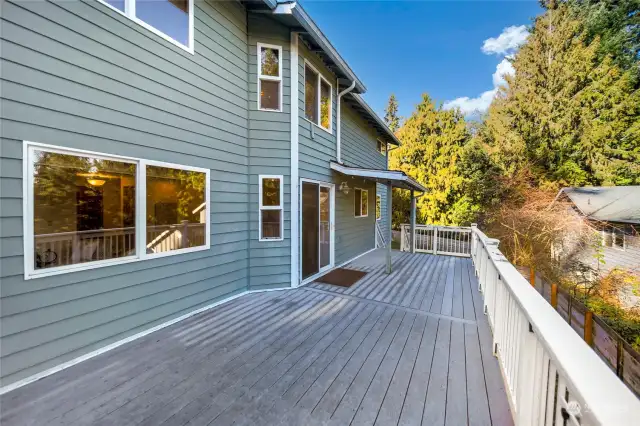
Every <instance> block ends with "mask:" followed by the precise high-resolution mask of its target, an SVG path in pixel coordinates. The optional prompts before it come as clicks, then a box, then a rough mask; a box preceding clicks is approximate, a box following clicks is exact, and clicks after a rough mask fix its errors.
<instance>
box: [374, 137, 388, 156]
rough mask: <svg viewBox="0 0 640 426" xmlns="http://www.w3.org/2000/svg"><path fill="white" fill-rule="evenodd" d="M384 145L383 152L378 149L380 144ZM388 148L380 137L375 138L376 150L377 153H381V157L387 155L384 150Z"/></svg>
mask: <svg viewBox="0 0 640 426" xmlns="http://www.w3.org/2000/svg"><path fill="white" fill-rule="evenodd" d="M379 144H380V145H384V146H385V152H382V151H380V145H379ZM388 149H389V146H388V144H387V143H385V142H383V141H381V140H380V139H376V151H378V154H380V155H382V156H383V157H384V156H386V155H387V152H386V150H388Z"/></svg>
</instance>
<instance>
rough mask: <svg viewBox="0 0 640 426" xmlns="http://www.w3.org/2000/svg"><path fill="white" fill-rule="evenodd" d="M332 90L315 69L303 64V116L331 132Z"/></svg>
mask: <svg viewBox="0 0 640 426" xmlns="http://www.w3.org/2000/svg"><path fill="white" fill-rule="evenodd" d="M332 104H333V89H332V87H331V84H329V82H328V81H327V80H326V79H325V78H324V77H323V76H321V75H320V73H319V72H318V71H316V69H315V68H313V67H312V66H311V65H309V64H308V63H305V68H304V115H305V117H306V119H307V120H309V121H311V122H312V123H314V124H316V125H318V126H320V127H321V128H323V129H325V130H327V131H328V132H331V127H332V120H331V108H332Z"/></svg>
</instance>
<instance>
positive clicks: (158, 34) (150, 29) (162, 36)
mask: <svg viewBox="0 0 640 426" xmlns="http://www.w3.org/2000/svg"><path fill="white" fill-rule="evenodd" d="M97 1H98V2H99V3H101V4H103V5H105V6H107V7H108V8H109V9H111V10H113V11H115V12H117V13H118V14H120V15H121V16H124V17H125V18H127V19H129V20H131V21H133V22H135V23H136V24H138V25H140V26H141V27H143V28H144V29H146V30H148V31H151V32H152V33H154V34H155V35H157V36H160V37H161V38H163V39H164V40H166V41H168V42H169V43H171V44H173V45H174V46H176V47H179V48H180V49H182V50H184V51H186V52H188V53H190V54H192V55H195V51H194V49H193V44H194V42H193V38H191V40H190V41H191V46H190V47H189V46H185V45H184V44H182V43H180V42H179V41H177V40H174V39H173V38H171V37H169V36H168V35H166V34H165V33H163V32H162V31H160V30H159V29H157V28H155V27H153V26H152V25H149V24H147V23H146V22H144V21H142V20H140V19H138V18H136V17H135V16H128V15H127V14H126V13H124V12H123V11H121V10H120V9H118V8H117V7H114V6H113V5H111V4H109V3H107V2H106V1H103V0H97ZM190 7H193V5H192V4H190ZM192 13H193V12H192ZM192 31H195V30H193V28H192Z"/></svg>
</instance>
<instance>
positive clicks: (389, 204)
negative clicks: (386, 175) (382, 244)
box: [387, 181, 402, 274]
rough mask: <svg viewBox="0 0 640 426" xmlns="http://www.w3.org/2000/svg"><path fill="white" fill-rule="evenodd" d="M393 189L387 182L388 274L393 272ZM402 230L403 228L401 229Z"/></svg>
mask: <svg viewBox="0 0 640 426" xmlns="http://www.w3.org/2000/svg"><path fill="white" fill-rule="evenodd" d="M392 199H393V191H392V187H391V181H389V182H387V216H388V217H389V244H387V274H390V273H391V241H392V239H393V231H392V230H391V226H392V224H393V221H392V220H393V200H392ZM400 232H402V229H401V230H400Z"/></svg>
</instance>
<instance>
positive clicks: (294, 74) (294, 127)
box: [289, 32, 300, 288]
mask: <svg viewBox="0 0 640 426" xmlns="http://www.w3.org/2000/svg"><path fill="white" fill-rule="evenodd" d="M289 55H290V61H289V63H290V67H291V73H290V74H291V77H290V79H291V81H290V84H289V86H290V87H289V93H290V98H291V108H290V112H289V115H290V120H291V127H290V132H291V177H290V181H291V190H290V191H289V192H290V194H291V202H290V204H289V206H290V210H291V221H290V222H291V223H290V226H291V230H290V233H291V237H290V238H291V287H292V288H295V287H297V286H298V285H299V284H300V280H299V279H298V270H299V266H298V263H299V258H298V251H299V245H298V244H299V242H298V234H299V233H300V232H299V229H300V223H299V222H298V220H297V217H298V210H299V207H300V201H299V198H298V191H300V179H299V175H300V173H299V170H298V167H299V164H298V157H299V152H298V133H299V132H300V129H299V128H298V125H299V115H298V114H299V112H298V105H299V100H298V91H299V87H298V86H299V82H298V59H299V57H298V33H296V32H292V33H291V46H290V50H289Z"/></svg>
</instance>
